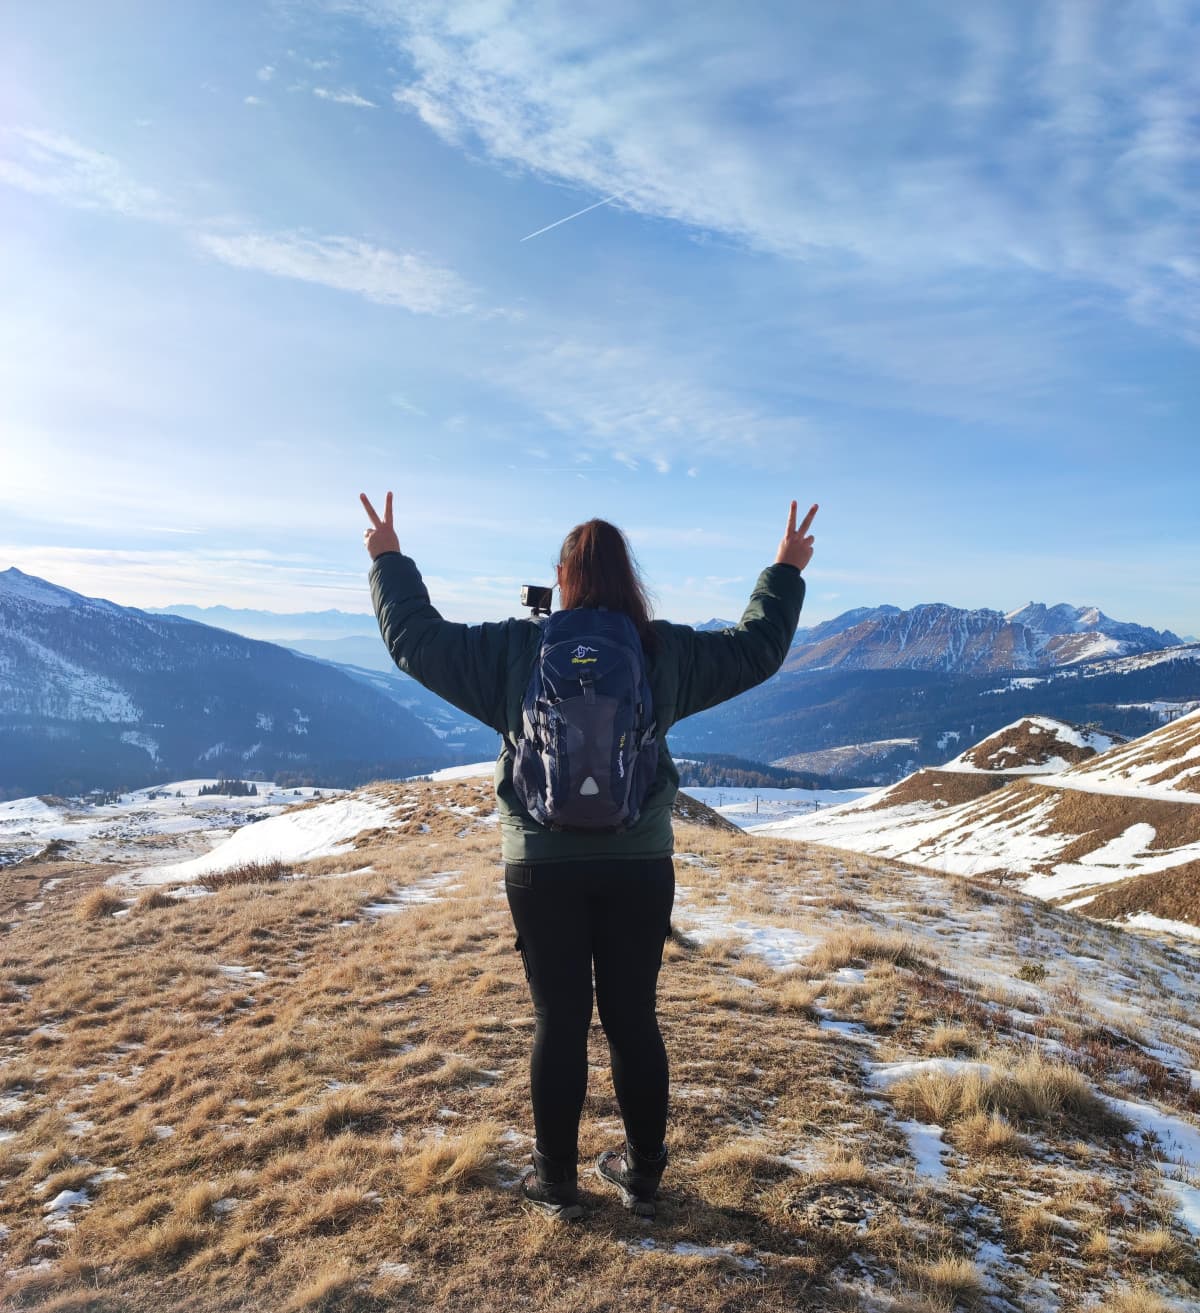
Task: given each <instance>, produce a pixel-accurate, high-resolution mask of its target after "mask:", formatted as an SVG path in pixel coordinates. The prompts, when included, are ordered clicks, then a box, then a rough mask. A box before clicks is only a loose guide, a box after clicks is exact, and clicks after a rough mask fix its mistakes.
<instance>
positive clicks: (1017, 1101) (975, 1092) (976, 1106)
mask: <svg viewBox="0 0 1200 1313" xmlns="http://www.w3.org/2000/svg"><path fill="white" fill-rule="evenodd" d="M889 1095H890V1097H891V1098H892V1099H893V1100H894V1101H895V1103H896V1105H897V1107H899V1108H900V1109H901V1110H902V1111H903V1112H904V1113H905V1115H907V1116H910V1117H916V1118H917V1119H918V1120H920V1121H925V1122H931V1123H939V1124H945V1123H949V1122H957V1121H963V1120H965V1119H967V1118H974V1117H976V1116H978V1115H979V1114H984V1115H988V1114H991V1113H998V1114H1000V1115H1001V1116H1004V1117H1007V1118H1010V1119H1013V1120H1016V1121H1018V1122H1025V1123H1040V1122H1047V1121H1050V1120H1053V1119H1059V1120H1063V1121H1068V1122H1070V1123H1071V1124H1072V1125H1073V1126H1074V1127H1075V1128H1076V1129H1077V1130H1079V1129H1082V1130H1084V1131H1087V1132H1088V1133H1090V1134H1092V1135H1100V1136H1109V1137H1112V1136H1116V1135H1119V1134H1122V1133H1124V1132H1125V1131H1127V1130H1128V1129H1129V1127H1128V1123H1126V1122H1125V1121H1124V1119H1123V1118H1121V1117H1120V1116H1118V1115H1117V1114H1116V1113H1115V1112H1114V1111H1113V1110H1112V1109H1111V1107H1110V1106H1109V1105H1108V1104H1107V1103H1105V1102H1104V1100H1103V1099H1101V1098H1100V1097H1099V1096H1098V1095H1097V1094H1096V1092H1095V1090H1094V1089H1093V1088H1092V1086H1091V1085H1090V1084H1089V1083H1088V1081H1087V1080H1086V1079H1085V1078H1084V1077H1083V1076H1082V1075H1080V1073H1079V1072H1078V1071H1076V1070H1075V1068H1074V1067H1071V1066H1070V1065H1068V1064H1067V1063H1065V1062H1062V1061H1059V1060H1052V1059H1048V1058H1046V1057H1044V1056H1042V1054H1041V1053H1040V1052H1039V1051H1037V1050H1033V1051H1031V1052H1029V1053H1028V1054H1026V1055H1025V1056H1023V1057H1021V1058H1019V1059H1017V1060H1016V1061H1015V1062H1014V1063H1012V1064H1011V1065H1006V1066H999V1065H998V1064H992V1065H991V1069H990V1070H989V1071H987V1072H986V1073H985V1072H984V1071H982V1070H981V1069H979V1068H967V1069H965V1070H957V1071H954V1070H952V1071H940V1070H936V1069H934V1070H927V1071H921V1072H918V1073H917V1074H916V1075H914V1076H911V1077H909V1078H907V1079H906V1080H903V1081H899V1082H897V1083H896V1084H895V1085H893V1086H892V1087H891V1089H890V1090H889Z"/></svg>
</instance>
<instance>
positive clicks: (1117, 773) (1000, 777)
mask: <svg viewBox="0 0 1200 1313" xmlns="http://www.w3.org/2000/svg"><path fill="white" fill-rule="evenodd" d="M1044 733H1045V736H1046V738H1047V739H1048V740H1052V742H1053V744H1054V748H1053V752H1054V753H1056V754H1057V753H1058V752H1060V751H1062V750H1063V749H1064V748H1076V750H1077V751H1079V752H1085V751H1086V750H1087V748H1088V747H1090V746H1093V743H1089V742H1087V741H1086V739H1085V736H1084V735H1082V734H1077V733H1076V732H1075V731H1074V730H1073V729H1072V728H1071V727H1059V728H1057V729H1056V730H1055V731H1054V732H1053V734H1052V733H1051V730H1050V727H1047V728H1046V729H1045V730H1044ZM1000 737H1002V736H1000ZM1036 737H1037V736H1031V735H1028V734H1024V735H1023V738H1024V741H1025V742H1026V743H1028V741H1029V740H1030V739H1031V738H1034V739H1035V740H1036ZM1072 739H1077V740H1078V742H1077V743H1072V742H1071V740H1072ZM991 743H992V740H988V741H986V742H985V743H984V744H980V745H977V746H976V747H975V748H973V749H971V750H970V751H968V752H967V753H964V754H962V756H961V757H960V758H957V759H956V761H955V762H952V763H950V765H951V767H952V769H947V770H941V771H938V770H925V771H919V772H917V773H916V774H914V775H910V776H909V777H908V778H906V779H904V780H902V781H901V782H900V783H899V784H896V785H893V786H892V787H891V788H888V789H885V790H882V791H881V792H878V793H876V794H873V795H871V796H868V797H866V798H864V799H861V800H859V801H856V802H852V803H848V804H846V805H844V806H841V807H836V808H831V809H829V810H827V811H819V812H816V813H814V814H813V815H811V816H807V817H799V818H797V819H793V820H787V821H784V822H781V823H779V824H775V825H769V826H764V827H759V828H760V829H761V832H763V833H770V834H774V835H779V836H784V837H788V838H793V839H803V840H808V841H811V842H815V843H823V844H828V845H830V846H833V847H837V848H848V849H852V850H855V851H858V852H866V853H872V854H876V855H879V856H886V857H894V858H900V859H902V860H904V861H908V862H914V863H917V864H920V865H923V866H931V867H934V868H935V869H938V870H942V871H948V872H954V873H956V874H959V875H968V876H986V877H991V878H995V879H1000V880H1002V881H1005V882H1010V881H1011V882H1016V883H1017V884H1018V886H1019V887H1020V888H1021V889H1022V890H1023V891H1025V892H1027V893H1030V894H1034V895H1036V896H1038V897H1041V898H1049V899H1063V898H1069V899H1071V900H1072V904H1073V905H1079V906H1083V905H1084V904H1085V903H1086V902H1087V901H1088V900H1089V899H1091V898H1094V897H1095V896H1096V895H1097V894H1098V892H1099V891H1100V890H1101V889H1103V888H1104V887H1105V886H1108V885H1113V884H1117V883H1121V882H1132V881H1136V880H1141V879H1147V880H1151V879H1152V881H1153V884H1152V885H1151V884H1147V885H1146V886H1145V890H1144V894H1145V897H1144V899H1143V901H1142V902H1141V903H1140V904H1139V894H1138V891H1137V890H1135V889H1128V888H1127V889H1125V890H1124V892H1123V894H1122V902H1123V905H1125V906H1127V908H1128V909H1129V910H1130V911H1144V912H1151V913H1152V912H1154V911H1155V910H1156V909H1162V908H1169V910H1170V912H1171V915H1172V919H1181V920H1185V921H1188V922H1191V923H1192V924H1195V925H1200V792H1197V791H1196V788H1197V780H1198V776H1200V713H1196V714H1194V715H1192V716H1188V717H1185V718H1184V719H1182V720H1179V721H1176V722H1174V723H1173V724H1170V725H1166V726H1164V727H1163V728H1161V729H1159V730H1155V731H1154V732H1153V733H1151V734H1148V735H1146V736H1144V737H1143V738H1141V739H1138V740H1135V741H1134V742H1133V743H1129V744H1119V745H1117V746H1115V747H1112V748H1109V749H1108V750H1107V751H1106V752H1104V753H1101V754H1099V755H1093V756H1090V757H1088V759H1087V760H1084V761H1081V762H1080V763H1079V764H1077V765H1073V766H1069V767H1067V768H1066V769H1065V770H1061V771H1058V772H1054V771H1050V772H1047V770H1046V769H1045V767H1046V766H1048V765H1050V763H1051V762H1052V761H1053V760H1054V758H1053V757H1050V758H1047V760H1045V761H1043V762H1042V763H1028V762H1027V763H1026V765H1025V766H1024V768H1022V766H1021V765H1020V764H1015V763H1017V762H1018V760H1019V758H1018V757H1017V756H1011V757H1010V756H1008V754H1000V756H1001V759H1004V758H1005V757H1007V758H1008V760H1009V761H1010V762H1011V763H1014V768H1013V769H1012V771H1011V772H1008V771H997V770H996V769H995V768H994V767H992V768H990V769H989V768H987V767H984V768H980V767H979V766H977V765H976V766H970V765H969V764H968V765H967V768H966V769H964V768H963V767H964V764H966V763H969V762H970V761H971V759H972V758H981V759H982V760H983V761H984V762H991V761H995V760H996V758H997V754H996V753H995V752H994V751H992V750H990V748H989V744H991ZM1081 745H1082V746H1081ZM1002 746H1003V745H1002ZM1026 755H1028V754H1026ZM1022 774H1025V775H1028V778H1013V776H1019V775H1022ZM756 832H757V831H756ZM1100 906H1103V905H1100Z"/></svg>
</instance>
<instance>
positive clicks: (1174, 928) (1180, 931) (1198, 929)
mask: <svg viewBox="0 0 1200 1313" xmlns="http://www.w3.org/2000/svg"><path fill="white" fill-rule="evenodd" d="M1117 924H1119V925H1122V926H1133V927H1134V928H1135V929H1138V930H1153V931H1155V932H1157V933H1162V932H1164V931H1165V932H1167V933H1168V934H1172V935H1182V936H1183V938H1185V939H1200V926H1195V925H1189V924H1188V922H1186V921H1168V920H1167V919H1166V918H1165V917H1161V916H1154V915H1153V914H1152V913H1150V912H1137V913H1135V914H1134V915H1133V916H1130V917H1126V918H1125V920H1124V921H1120V922H1118V923H1117Z"/></svg>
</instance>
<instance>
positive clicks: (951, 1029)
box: [925, 1022, 980, 1057]
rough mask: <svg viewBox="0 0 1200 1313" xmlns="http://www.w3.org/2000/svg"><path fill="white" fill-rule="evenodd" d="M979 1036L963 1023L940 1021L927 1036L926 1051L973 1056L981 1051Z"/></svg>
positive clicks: (944, 1054) (940, 1054)
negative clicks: (949, 1023)
mask: <svg viewBox="0 0 1200 1313" xmlns="http://www.w3.org/2000/svg"><path fill="white" fill-rule="evenodd" d="M979 1042H980V1041H979V1036H978V1035H977V1034H975V1033H974V1032H972V1031H971V1030H970V1029H969V1028H968V1027H966V1026H962V1025H949V1026H948V1025H946V1024H945V1023H943V1022H939V1023H938V1024H937V1025H936V1026H934V1028H933V1030H932V1031H930V1033H929V1034H928V1035H926V1037H925V1052H926V1053H931V1054H933V1055H934V1056H948V1057H961V1056H964V1055H965V1056H970V1057H973V1056H974V1055H975V1054H976V1053H978V1052H979Z"/></svg>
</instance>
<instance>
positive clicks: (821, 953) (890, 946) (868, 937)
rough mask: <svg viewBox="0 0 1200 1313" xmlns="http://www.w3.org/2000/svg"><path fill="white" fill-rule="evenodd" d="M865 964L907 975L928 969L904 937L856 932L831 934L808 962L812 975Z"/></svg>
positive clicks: (922, 957) (858, 930) (916, 948)
mask: <svg viewBox="0 0 1200 1313" xmlns="http://www.w3.org/2000/svg"><path fill="white" fill-rule="evenodd" d="M869 962H891V963H892V964H893V965H894V966H898V967H907V968H908V969H909V970H911V971H921V970H924V969H925V968H926V966H927V965H928V963H927V962H926V959H925V958H924V956H923V955H922V953H921V951H920V950H919V948H918V946H917V944H916V942H915V941H914V940H913V939H910V938H909V937H908V936H907V935H902V934H899V933H896V932H894V931H893V932H887V933H881V932H879V931H876V930H869V929H860V928H853V929H846V930H838V931H835V932H834V933H833V934H832V935H830V936H829V937H828V938H827V939H826V940H825V942H824V943H823V944H822V945H821V947H820V948H818V949H817V951H816V952H815V953H814V954H813V955H812V957H811V958H810V964H811V966H812V969H813V970H814V971H836V970H837V969H838V968H839V967H844V966H865V965H866V964H867V963H869Z"/></svg>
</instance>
